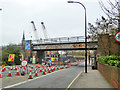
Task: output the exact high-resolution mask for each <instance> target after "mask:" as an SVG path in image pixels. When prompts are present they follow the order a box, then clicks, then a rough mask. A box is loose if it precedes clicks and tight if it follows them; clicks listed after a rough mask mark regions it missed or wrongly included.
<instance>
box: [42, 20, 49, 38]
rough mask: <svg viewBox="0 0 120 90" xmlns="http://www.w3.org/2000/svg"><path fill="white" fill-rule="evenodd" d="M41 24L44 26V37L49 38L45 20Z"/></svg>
mask: <svg viewBox="0 0 120 90" xmlns="http://www.w3.org/2000/svg"><path fill="white" fill-rule="evenodd" d="M41 25H42V28H43V33H44V37H45V39H48V34H47V31H46V28H45V25H44V22H41Z"/></svg>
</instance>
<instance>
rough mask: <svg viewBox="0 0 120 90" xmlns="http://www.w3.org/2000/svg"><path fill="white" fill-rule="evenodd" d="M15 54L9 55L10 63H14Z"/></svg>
mask: <svg viewBox="0 0 120 90" xmlns="http://www.w3.org/2000/svg"><path fill="white" fill-rule="evenodd" d="M14 58H15V54H9V58H8V62H14Z"/></svg>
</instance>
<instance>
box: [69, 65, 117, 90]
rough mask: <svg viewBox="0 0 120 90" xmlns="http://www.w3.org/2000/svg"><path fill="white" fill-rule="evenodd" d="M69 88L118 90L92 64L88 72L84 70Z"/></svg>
mask: <svg viewBox="0 0 120 90" xmlns="http://www.w3.org/2000/svg"><path fill="white" fill-rule="evenodd" d="M69 88H79V90H81V89H84V90H87V89H91V90H92V89H95V90H96V89H97V90H101V89H105V90H106V89H108V90H117V89H115V88H114V87H113V86H112V84H110V83H109V82H108V81H107V80H106V79H105V78H104V77H103V76H102V74H101V73H100V72H99V71H98V70H92V68H91V66H88V72H87V73H85V72H82V73H81V74H80V75H79V77H78V78H77V79H76V80H75V81H74V82H73V84H72V85H71V86H70V87H69ZM80 88H81V89H80Z"/></svg>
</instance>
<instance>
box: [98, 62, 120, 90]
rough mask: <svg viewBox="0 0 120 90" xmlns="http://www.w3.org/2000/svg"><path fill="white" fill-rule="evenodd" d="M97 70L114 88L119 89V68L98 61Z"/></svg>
mask: <svg viewBox="0 0 120 90" xmlns="http://www.w3.org/2000/svg"><path fill="white" fill-rule="evenodd" d="M98 70H99V71H100V72H101V73H102V75H103V76H104V77H105V78H106V79H107V80H108V81H109V82H110V83H111V84H112V85H113V86H114V87H115V88H118V90H120V68H117V67H114V66H109V65H106V64H101V63H98Z"/></svg>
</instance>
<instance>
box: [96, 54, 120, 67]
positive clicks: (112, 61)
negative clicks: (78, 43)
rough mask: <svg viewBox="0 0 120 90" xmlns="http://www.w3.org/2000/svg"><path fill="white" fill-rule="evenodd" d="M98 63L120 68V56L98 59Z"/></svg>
mask: <svg viewBox="0 0 120 90" xmlns="http://www.w3.org/2000/svg"><path fill="white" fill-rule="evenodd" d="M98 62H99V63H102V64H108V65H110V66H115V67H119V68H120V56H102V57H98Z"/></svg>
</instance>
